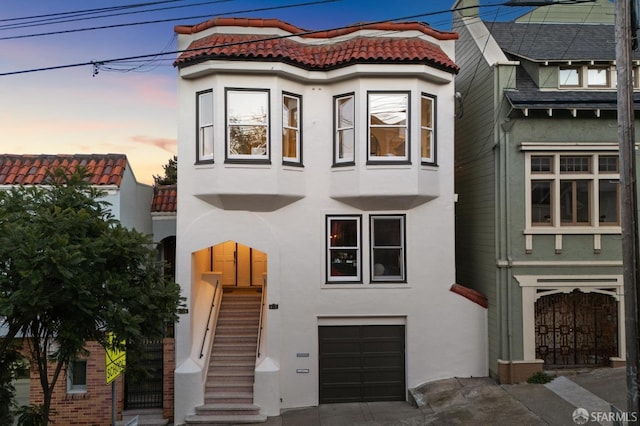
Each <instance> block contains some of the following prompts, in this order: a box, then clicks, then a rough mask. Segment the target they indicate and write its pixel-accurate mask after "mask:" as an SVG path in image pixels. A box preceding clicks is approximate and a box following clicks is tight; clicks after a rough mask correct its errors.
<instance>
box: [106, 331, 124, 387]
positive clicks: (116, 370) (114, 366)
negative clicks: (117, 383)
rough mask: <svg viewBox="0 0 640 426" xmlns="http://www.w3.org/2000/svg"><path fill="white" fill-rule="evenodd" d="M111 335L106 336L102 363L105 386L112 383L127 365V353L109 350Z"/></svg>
mask: <svg viewBox="0 0 640 426" xmlns="http://www.w3.org/2000/svg"><path fill="white" fill-rule="evenodd" d="M112 342H113V334H111V333H109V335H108V336H107V346H108V347H107V350H106V356H105V363H104V372H105V375H106V377H107V384H109V383H111V382H113V381H114V380H115V379H116V378H117V377H118V376H119V375H120V374H121V373H122V372H123V371H124V368H125V366H126V364H127V351H125V350H118V349H111V348H110V347H109V346H111V344H112Z"/></svg>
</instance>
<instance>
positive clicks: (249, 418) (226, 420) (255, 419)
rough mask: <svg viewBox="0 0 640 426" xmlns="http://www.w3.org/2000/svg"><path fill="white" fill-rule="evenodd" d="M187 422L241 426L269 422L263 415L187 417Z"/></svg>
mask: <svg viewBox="0 0 640 426" xmlns="http://www.w3.org/2000/svg"><path fill="white" fill-rule="evenodd" d="M185 421H186V423H187V424H188V425H190V424H194V425H196V424H227V425H228V424H241V423H245V424H247V423H263V422H266V421H267V416H264V415H262V414H248V415H239V416H234V415H228V416H224V415H216V416H199V415H195V416H187V417H186V418H185Z"/></svg>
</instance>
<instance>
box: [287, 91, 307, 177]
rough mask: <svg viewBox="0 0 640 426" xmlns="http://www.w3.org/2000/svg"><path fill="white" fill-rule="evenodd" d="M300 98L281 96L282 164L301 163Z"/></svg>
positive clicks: (290, 95) (288, 95) (289, 95)
mask: <svg viewBox="0 0 640 426" xmlns="http://www.w3.org/2000/svg"><path fill="white" fill-rule="evenodd" d="M300 121H301V120H300V97H299V96H296V95H292V94H286V93H283V95H282V161H283V163H294V164H297V165H299V164H301V163H302V152H301V133H300Z"/></svg>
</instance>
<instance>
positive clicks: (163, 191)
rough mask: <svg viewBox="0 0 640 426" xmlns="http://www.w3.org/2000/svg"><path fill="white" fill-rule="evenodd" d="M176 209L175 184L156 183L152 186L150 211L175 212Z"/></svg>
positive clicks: (176, 191) (176, 193)
mask: <svg viewBox="0 0 640 426" xmlns="http://www.w3.org/2000/svg"><path fill="white" fill-rule="evenodd" d="M177 211H178V190H177V185H158V186H155V187H154V188H153V201H151V212H152V213H175V212H177Z"/></svg>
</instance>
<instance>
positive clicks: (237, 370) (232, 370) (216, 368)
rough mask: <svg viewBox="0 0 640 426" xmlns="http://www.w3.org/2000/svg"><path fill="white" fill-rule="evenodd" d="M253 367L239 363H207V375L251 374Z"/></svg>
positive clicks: (253, 370) (252, 373)
mask: <svg viewBox="0 0 640 426" xmlns="http://www.w3.org/2000/svg"><path fill="white" fill-rule="evenodd" d="M254 372H255V367H254V366H253V365H240V366H232V367H229V366H220V365H216V364H212V365H209V376H212V377H220V376H222V375H225V376H235V375H240V376H249V375H251V376H253V375H254Z"/></svg>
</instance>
